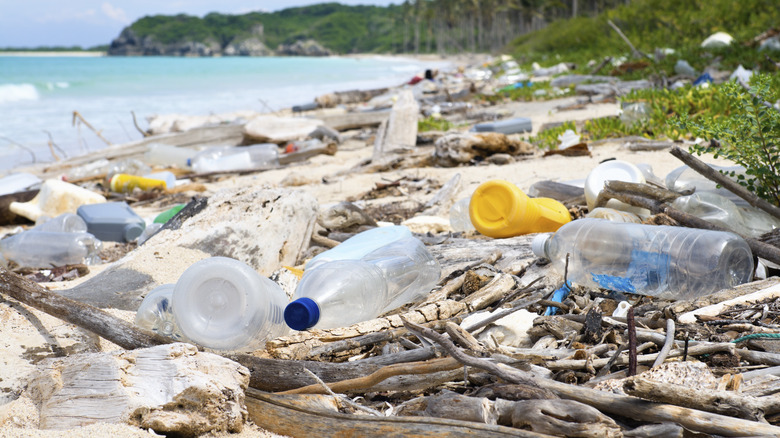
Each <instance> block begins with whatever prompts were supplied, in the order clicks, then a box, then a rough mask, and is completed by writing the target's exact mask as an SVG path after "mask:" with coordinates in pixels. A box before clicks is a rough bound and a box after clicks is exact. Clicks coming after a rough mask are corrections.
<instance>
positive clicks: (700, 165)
mask: <svg viewBox="0 0 780 438" xmlns="http://www.w3.org/2000/svg"><path fill="white" fill-rule="evenodd" d="M669 152H670V153H671V154H672V155H674V156H675V157H677V158H678V159H679V160H680V161H682V162H683V163H685V164H687V165H688V167H690V168H691V169H693V170H695V171H696V172H699V173H700V174H701V175H702V176H703V177H705V178H707V179H709V180H710V181H714V182H716V183H718V184H720V185H721V186H723V187H724V188H725V189H726V190H728V191H730V192H731V193H734V194H735V195H737V196H739V197H740V198H742V199H744V200H745V201H747V202H748V204H750V205H752V206H753V207H756V208H760V209H761V210H764V211H765V212H767V213H769V214H771V215H772V216H774V217H776V218H778V219H780V207H777V206H776V205H772V204H770V203H769V202H767V201H766V200H764V199H761V198H759V197H758V196H756V195H755V194H753V193H751V192H750V191H748V189H746V188H744V187H742V186H741V185H739V184H738V183H736V182H735V181H734V180H732V179H731V178H729V177H727V176H726V175H723V174H722V173H720V172H718V171H717V170H715V169H713V168H712V167H710V166H708V165H706V164H705V163H704V162H703V161H701V160H699V159H698V158H696V157H694V156H693V155H691V154H690V153H688V152H686V151H684V150H682V149H681V148H680V147H679V146H675V147H673V148H672V149H671V150H670V151H669ZM775 263H777V262H775Z"/></svg>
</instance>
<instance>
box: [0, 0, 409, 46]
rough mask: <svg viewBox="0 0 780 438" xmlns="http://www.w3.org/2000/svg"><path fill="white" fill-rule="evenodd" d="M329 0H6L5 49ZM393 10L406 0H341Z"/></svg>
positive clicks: (90, 40)
mask: <svg viewBox="0 0 780 438" xmlns="http://www.w3.org/2000/svg"><path fill="white" fill-rule="evenodd" d="M326 1H327V0H288V1H284V0H218V1H214V0H210V1H209V0H186V1H184V0H181V1H180V0H175V1H159V0H0V47H40V46H66V47H70V46H81V47H83V48H88V47H93V46H97V45H101V44H110V43H111V40H113V39H114V38H116V37H117V36H119V33H120V32H121V31H122V29H124V27H125V26H127V25H129V24H130V23H132V22H133V21H135V20H137V19H138V18H141V17H143V16H145V15H157V14H163V15H175V14H179V13H185V14H188V15H196V16H199V17H202V16H204V15H206V14H208V13H209V12H220V13H223V14H244V13H247V12H251V11H266V12H268V11H276V10H279V9H285V8H290V7H295V6H305V5H312V4H317V3H325V2H326ZM337 1H338V2H339V3H342V4H348V5H358V4H362V5H377V6H387V5H389V4H392V3H396V4H398V3H400V0H337Z"/></svg>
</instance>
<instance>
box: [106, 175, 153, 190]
mask: <svg viewBox="0 0 780 438" xmlns="http://www.w3.org/2000/svg"><path fill="white" fill-rule="evenodd" d="M109 186H110V187H111V191H113V192H117V193H130V192H132V191H133V190H135V189H140V190H143V191H147V190H152V189H161V190H165V188H166V183H165V181H163V180H161V179H152V178H145V177H143V176H137V175H128V174H126V173H116V174H114V175H112V176H111V180H110V183H109Z"/></svg>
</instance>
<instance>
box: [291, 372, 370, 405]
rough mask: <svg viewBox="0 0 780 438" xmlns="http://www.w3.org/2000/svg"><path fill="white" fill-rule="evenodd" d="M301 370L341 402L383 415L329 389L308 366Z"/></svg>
mask: <svg viewBox="0 0 780 438" xmlns="http://www.w3.org/2000/svg"><path fill="white" fill-rule="evenodd" d="M303 371H305V372H306V374H308V375H310V376H311V377H312V378H313V379H314V380H316V381H317V383H319V384H320V385H321V386H322V387H323V388H324V389H325V391H327V392H328V394H330V395H332V396H333V397H336V398H338V399H339V400H341V401H342V402H344V403H346V404H348V405H350V406H352V407H353V408H355V409H357V410H359V411H363V412H368V413H369V414H371V415H377V416H379V417H382V416H383V415H382V413H381V412H379V411H377V410H376V409H371V408H369V407H367V406H363V405H360V404H357V403H355V402H353V401H352V400H350V399H349V397H347V396H345V395H341V394H336V393H335V392H333V390H331V389H330V388H329V387H328V384H327V383H325V382H323V381H322V379H320V378H319V377H317V375H316V374H314V372H312V371H311V370H309V369H308V368H304V369H303Z"/></svg>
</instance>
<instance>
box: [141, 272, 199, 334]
mask: <svg viewBox="0 0 780 438" xmlns="http://www.w3.org/2000/svg"><path fill="white" fill-rule="evenodd" d="M175 286H176V285H174V284H163V285H162V286H157V287H156V288H154V289H152V290H151V291H149V293H148V294H146V297H144V300H143V301H142V302H141V305H140V306H138V311H137V312H136V313H135V325H137V326H138V327H141V328H142V329H146V330H149V331H152V332H154V333H157V334H160V335H162V336H165V337H167V338H171V339H173V340H176V341H182V342H186V341H187V340H188V339H187V338H186V337H184V335H183V334H182V333H181V330H180V329H179V325H178V324H177V323H176V316H175V315H174V314H173V289H174V287H175Z"/></svg>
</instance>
